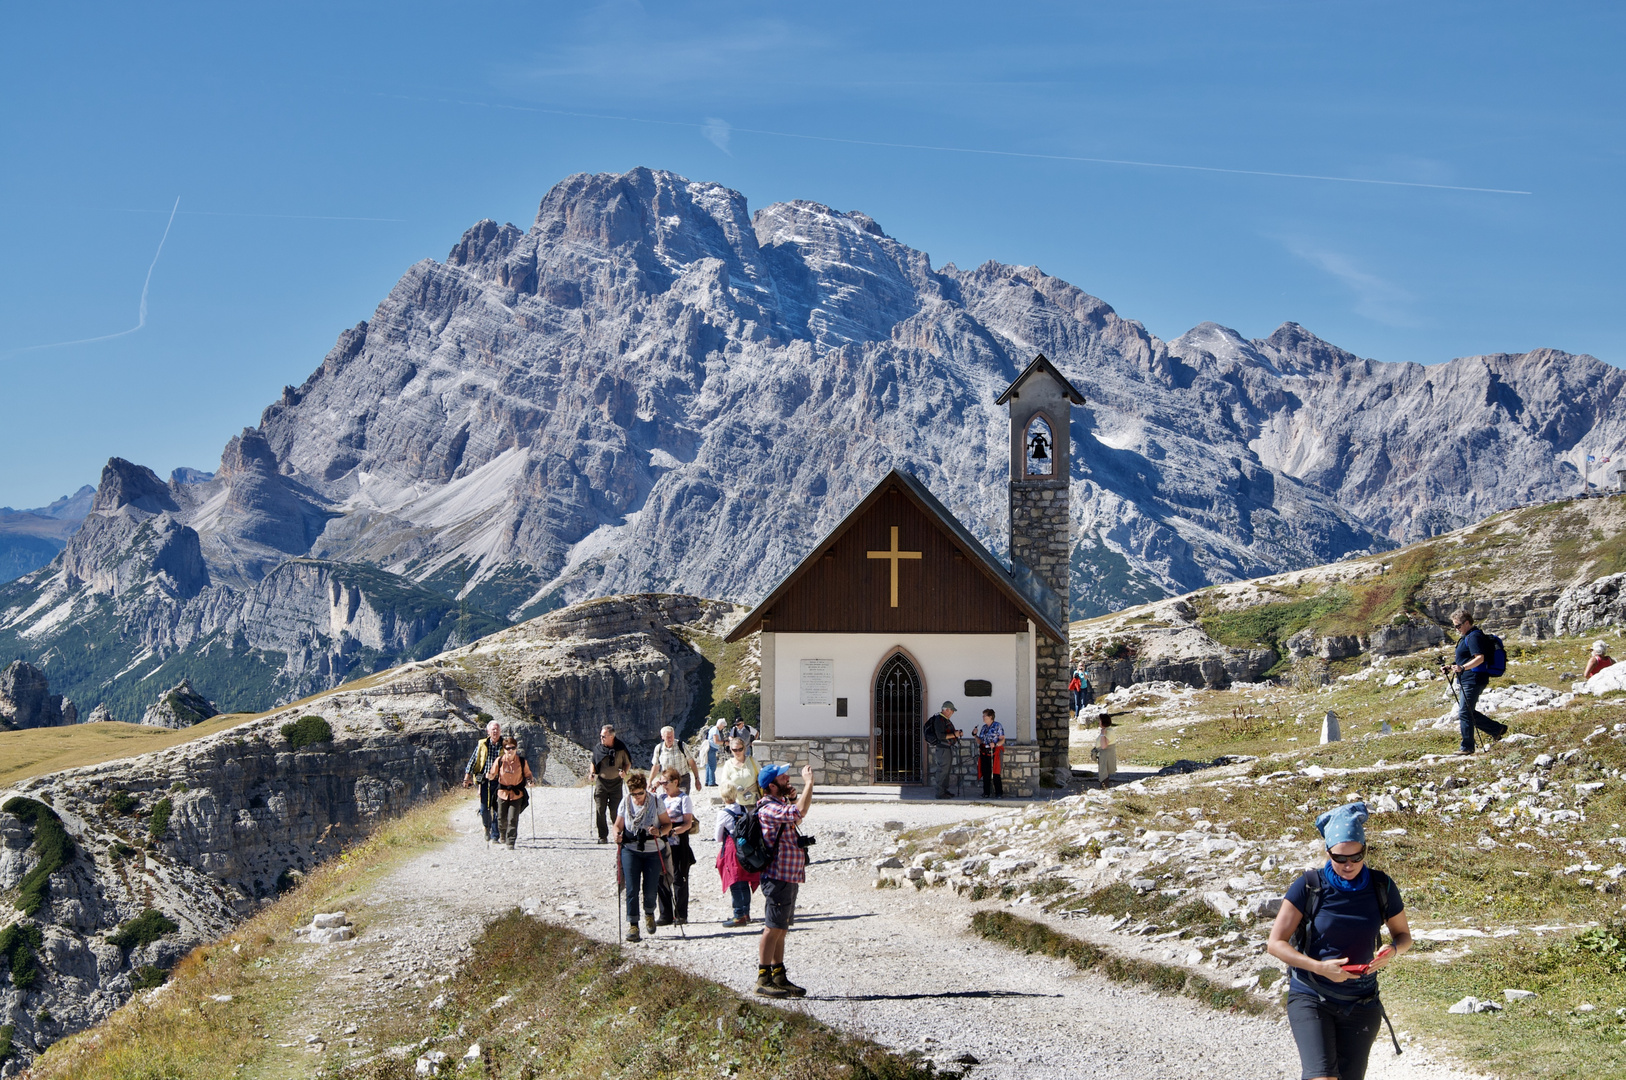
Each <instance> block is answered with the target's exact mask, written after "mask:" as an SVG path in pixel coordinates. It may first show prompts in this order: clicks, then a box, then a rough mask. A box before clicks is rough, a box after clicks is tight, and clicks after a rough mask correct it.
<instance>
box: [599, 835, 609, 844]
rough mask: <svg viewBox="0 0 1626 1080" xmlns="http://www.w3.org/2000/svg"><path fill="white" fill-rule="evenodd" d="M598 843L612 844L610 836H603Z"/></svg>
mask: <svg viewBox="0 0 1626 1080" xmlns="http://www.w3.org/2000/svg"><path fill="white" fill-rule="evenodd" d="M598 842H599V843H601V844H608V843H609V842H610V838H609V837H608V836H601V837H599V838H598Z"/></svg>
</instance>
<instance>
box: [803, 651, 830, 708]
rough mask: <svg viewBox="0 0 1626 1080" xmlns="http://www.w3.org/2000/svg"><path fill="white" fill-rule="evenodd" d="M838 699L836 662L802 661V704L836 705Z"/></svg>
mask: <svg viewBox="0 0 1626 1080" xmlns="http://www.w3.org/2000/svg"><path fill="white" fill-rule="evenodd" d="M835 701H836V662H835V661H834V660H803V661H802V704H803V705H834V704H835Z"/></svg>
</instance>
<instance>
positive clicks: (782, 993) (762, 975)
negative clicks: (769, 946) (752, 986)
mask: <svg viewBox="0 0 1626 1080" xmlns="http://www.w3.org/2000/svg"><path fill="white" fill-rule="evenodd" d="M757 993H759V994H761V995H762V996H763V997H771V998H783V997H790V991H789V990H786V989H785V988H784V987H783V986H780V985H779V984H778V983H776V982H774V980H773V971H772V969H770V968H765V967H759V968H757Z"/></svg>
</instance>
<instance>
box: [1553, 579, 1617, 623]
mask: <svg viewBox="0 0 1626 1080" xmlns="http://www.w3.org/2000/svg"><path fill="white" fill-rule="evenodd" d="M1623 584H1626V574H1610V575H1608V576H1607V577H1601V578H1598V579H1597V580H1595V581H1591V582H1588V583H1587V584H1584V585H1572V586H1570V587H1569V588H1567V589H1565V590H1564V591H1563V592H1562V593H1560V594H1559V596H1558V603H1556V604H1554V605H1553V634H1554V636H1556V637H1564V636H1567V635H1570V634H1589V633H1591V632H1592V631H1594V630H1597V629H1598V628H1600V627H1604V626H1619V625H1620V624H1621V623H1622V622H1626V596H1623V595H1622V588H1621V586H1622V585H1623Z"/></svg>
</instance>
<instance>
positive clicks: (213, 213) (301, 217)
mask: <svg viewBox="0 0 1626 1080" xmlns="http://www.w3.org/2000/svg"><path fill="white" fill-rule="evenodd" d="M108 212H109V213H113V214H162V213H163V211H162V210H143V209H140V208H137V207H129V206H115V207H111V208H110V209H109V210H108ZM187 214H188V215H191V216H193V217H248V218H278V219H282V220H289V221H393V222H398V223H404V222H405V221H406V218H398V217H352V216H350V215H349V214H254V213H250V212H248V211H246V210H188V211H187Z"/></svg>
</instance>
